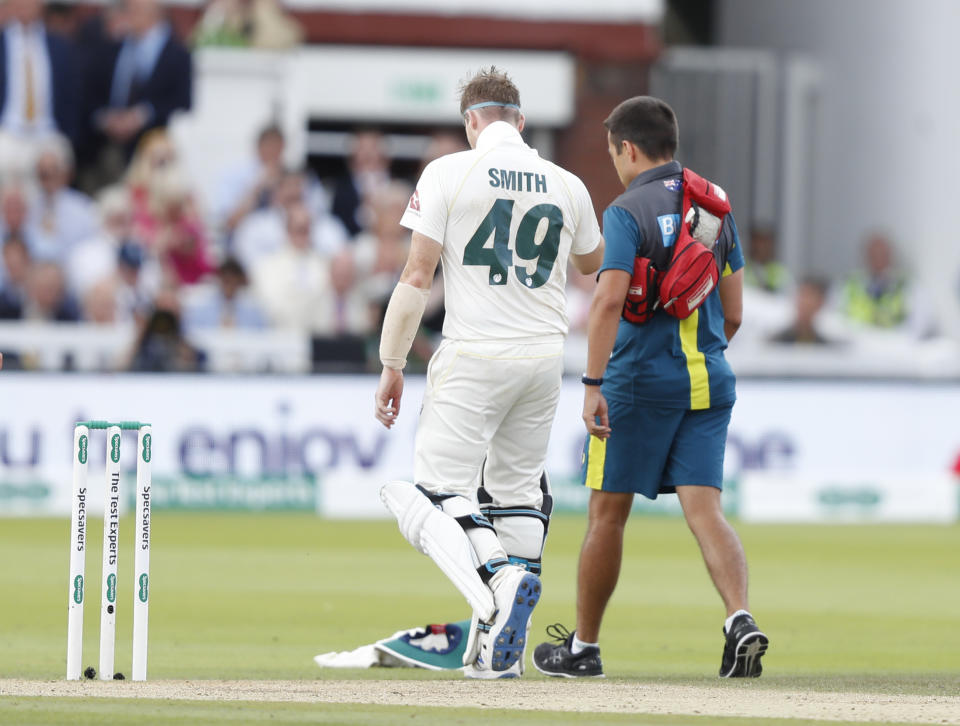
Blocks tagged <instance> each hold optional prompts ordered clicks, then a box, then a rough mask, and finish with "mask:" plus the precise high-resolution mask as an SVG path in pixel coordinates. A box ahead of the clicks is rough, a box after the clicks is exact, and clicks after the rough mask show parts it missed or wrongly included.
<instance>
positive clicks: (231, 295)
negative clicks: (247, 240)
mask: <svg viewBox="0 0 960 726" xmlns="http://www.w3.org/2000/svg"><path fill="white" fill-rule="evenodd" d="M247 287H248V280H247V273H246V272H245V271H244V269H243V267H242V266H241V265H240V263H239V262H237V261H236V260H235V259H233V258H227V259H226V260H224V261H223V262H222V263H221V264H220V267H219V268H218V269H217V283H216V285H204V286H201V287H199V288H197V289H195V290H194V291H192V292H191V293H190V294H189V296H188V297H187V299H186V300H185V301H184V305H183V325H184V328H185V329H186V330H187V331H188V332H192V331H194V330H199V329H209V328H241V329H245V330H260V329H262V328H265V327H267V319H266V316H265V315H264V313H263V311H262V310H261V309H260V304H259V302H258V301H257V299H256V298H255V297H254V296H253V295H252V294H251V293H250V292H249V291H248V289H247Z"/></svg>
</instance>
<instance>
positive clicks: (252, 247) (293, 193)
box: [232, 171, 347, 277]
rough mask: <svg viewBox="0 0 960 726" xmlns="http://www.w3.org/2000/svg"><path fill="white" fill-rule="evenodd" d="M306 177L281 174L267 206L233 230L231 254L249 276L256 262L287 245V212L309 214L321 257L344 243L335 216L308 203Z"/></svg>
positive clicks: (299, 173)
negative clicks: (294, 210)
mask: <svg viewBox="0 0 960 726" xmlns="http://www.w3.org/2000/svg"><path fill="white" fill-rule="evenodd" d="M310 201H312V200H310V198H309V195H308V194H307V183H306V177H305V176H304V175H303V174H302V173H301V172H298V171H288V172H284V174H283V176H282V177H281V178H280V181H279V182H278V183H277V186H276V188H275V189H274V191H273V196H272V199H271V204H270V206H269V207H267V208H265V209H261V210H259V211H257V212H254V213H253V214H250V215H249V216H248V217H247V218H246V219H244V221H243V222H242V223H241V224H240V226H239V227H238V228H237V233H236V235H235V236H234V239H233V245H232V250H233V255H234V256H235V257H236V258H237V259H238V260H239V261H240V263H241V264H242V265H243V267H244V269H246V270H247V271H248V273H249V274H250V275H251V277H256V268H257V266H258V265H259V264H260V261H261V260H263V259H264V258H265V257H267V256H269V255H271V254H272V253H274V252H276V251H278V250H280V249H282V248H283V247H284V246H285V244H286V242H287V212H288V211H289V210H290V209H292V208H293V207H305V208H306V209H307V212H308V214H309V215H310V234H311V243H312V246H313V247H314V249H316V250H317V251H318V252H319V253H320V254H321V255H322V256H323V257H327V258H329V257H332V256H333V255H335V254H336V253H337V252H339V251H340V249H341V248H342V247H343V245H344V244H345V243H346V240H347V233H346V230H344V228H343V225H342V224H340V221H339V220H338V219H336V217H334V216H332V215H330V214H328V213H327V212H326V211H324V210H323V209H322V208H320V207H319V206H318V205H316V204H310Z"/></svg>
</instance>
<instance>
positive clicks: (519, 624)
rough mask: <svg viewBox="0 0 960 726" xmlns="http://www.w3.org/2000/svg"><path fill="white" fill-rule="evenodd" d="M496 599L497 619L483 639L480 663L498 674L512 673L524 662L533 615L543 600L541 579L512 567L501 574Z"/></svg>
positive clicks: (495, 594) (478, 660)
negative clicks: (515, 666) (515, 667)
mask: <svg viewBox="0 0 960 726" xmlns="http://www.w3.org/2000/svg"><path fill="white" fill-rule="evenodd" d="M496 579H497V582H496V585H495V587H494V590H493V599H494V602H495V603H496V606H497V612H496V615H495V616H494V618H493V621H492V622H491V623H490V632H489V633H487V635H486V636H485V637H481V638H480V655H479V656H478V657H477V663H478V665H480V666H481V667H484V668H490V669H491V670H494V671H498V672H499V671H506V670H509V669H510V668H511V667H512V666H513V665H514V664H515V663H516V662H517V661H518V660H521V659H522V658H523V653H524V651H525V650H526V646H527V626H528V625H529V623H530V615H531V614H532V613H533V609H534V608H535V607H536V605H537V602H539V600H540V595H541V590H542V588H541V584H540V578H539V577H537V576H536V575H534V574H533V573H532V572H527V571H526V570H524V569H523V568H522V567H515V566H512V565H511V566H509V567H505V568H503V570H502V571H501V572H498V573H497V578H496Z"/></svg>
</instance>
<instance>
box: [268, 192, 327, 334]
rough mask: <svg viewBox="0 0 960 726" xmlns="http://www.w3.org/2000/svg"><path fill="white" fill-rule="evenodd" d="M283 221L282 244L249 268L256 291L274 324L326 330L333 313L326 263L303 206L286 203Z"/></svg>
mask: <svg viewBox="0 0 960 726" xmlns="http://www.w3.org/2000/svg"><path fill="white" fill-rule="evenodd" d="M286 222H287V241H286V244H285V245H283V246H282V247H281V248H280V249H278V250H276V251H274V252H271V253H269V254H268V255H266V256H265V257H264V258H262V259H261V260H260V261H259V262H258V263H257V265H256V266H255V267H253V268H250V269H251V273H252V277H253V283H254V289H255V291H256V295H257V297H258V299H259V300H260V304H261V305H262V306H263V309H264V310H265V311H266V313H267V316H268V317H269V318H270V321H271V322H272V323H273V324H274V325H275V326H277V327H281V328H288V329H294V330H299V331H302V332H304V333H314V332H326V331H328V330H329V329H330V327H331V324H332V317H333V316H332V313H331V309H330V306H329V305H328V304H327V301H328V300H329V295H330V264H329V262H328V259H327V257H325V256H324V255H322V254H321V253H320V252H319V251H317V249H316V248H315V247H314V245H313V240H312V236H311V234H312V231H311V219H310V212H309V211H308V210H307V208H306V206H304V205H303V204H302V203H300V204H294V205H292V206H290V207H289V208H288V209H287V213H286Z"/></svg>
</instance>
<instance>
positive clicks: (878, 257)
mask: <svg viewBox="0 0 960 726" xmlns="http://www.w3.org/2000/svg"><path fill="white" fill-rule="evenodd" d="M863 262H864V265H863V268H862V269H860V270H857V271H856V272H854V273H853V274H852V275H850V276H849V277H848V278H847V280H846V282H845V283H844V284H843V288H842V290H841V303H840V305H841V310H842V312H843V313H844V314H845V315H846V316H847V318H848V319H849V320H851V321H853V322H855V323H858V324H861V325H865V326H868V327H871V328H876V329H881V330H891V331H892V330H896V331H900V332H904V333H908V334H910V335H911V336H913V337H917V338H923V337H928V336H930V335H932V334H933V333H934V332H935V328H936V324H935V322H934V319H933V316H932V315H931V314H930V304H929V302H928V301H927V299H926V298H925V297H924V295H923V294H922V292H921V291H920V290H919V289H916V288H912V287H911V285H910V283H909V280H908V278H907V275H906V273H905V272H904V271H903V270H900V269H898V268H897V266H896V264H895V252H894V248H893V244H892V243H891V242H890V240H889V238H888V237H887V236H886V235H884V234H881V233H879V232H875V233H873V234H871V235H869V236H868V237H867V241H866V243H865V244H864V247H863Z"/></svg>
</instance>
